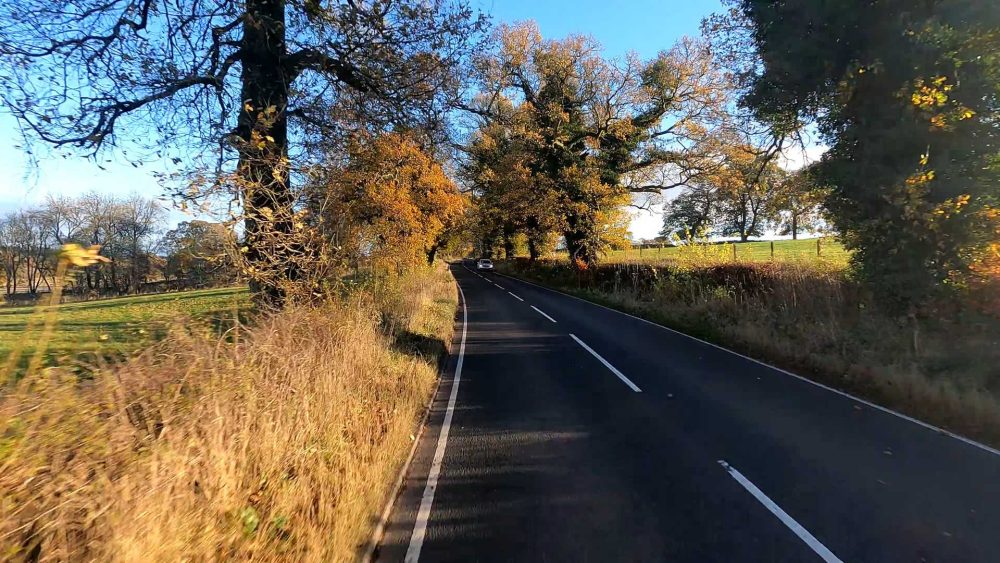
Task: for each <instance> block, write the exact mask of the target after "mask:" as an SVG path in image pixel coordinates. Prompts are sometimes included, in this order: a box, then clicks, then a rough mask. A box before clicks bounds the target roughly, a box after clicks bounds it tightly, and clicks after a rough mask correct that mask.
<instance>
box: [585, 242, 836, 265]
mask: <svg viewBox="0 0 1000 563" xmlns="http://www.w3.org/2000/svg"><path fill="white" fill-rule="evenodd" d="M816 240H817V239H802V240H776V241H774V257H773V258H772V257H771V243H770V242H769V241H754V242H742V243H740V242H738V243H735V246H736V255H735V256H736V258H735V259H736V260H739V261H748V262H765V261H770V260H772V259H773V260H777V261H782V262H797V263H815V264H822V265H827V266H846V265H847V260H848V258H850V253H849V252H848V251H847V250H845V249H844V247H843V246H842V245H841V244H840V243H839V242H837V241H836V240H834V239H821V240H820V243H819V254H817V252H816ZM733 246H734V245H733V243H725V244H703V245H693V246H665V247H663V248H643V249H642V250H641V251H640V250H639V249H637V248H636V249H629V250H615V251H612V252H609V253H608V255H607V257H605V260H607V261H609V262H655V261H658V260H663V259H685V258H687V259H691V258H705V259H711V261H713V262H717V261H726V260H733Z"/></svg>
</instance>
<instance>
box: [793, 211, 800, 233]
mask: <svg viewBox="0 0 1000 563" xmlns="http://www.w3.org/2000/svg"><path fill="white" fill-rule="evenodd" d="M792 240H799V214H798V213H795V212H792Z"/></svg>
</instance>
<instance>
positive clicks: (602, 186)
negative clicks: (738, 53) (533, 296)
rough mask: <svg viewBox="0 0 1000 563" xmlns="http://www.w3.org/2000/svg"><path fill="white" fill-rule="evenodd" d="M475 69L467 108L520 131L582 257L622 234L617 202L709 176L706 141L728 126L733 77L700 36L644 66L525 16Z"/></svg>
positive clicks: (504, 30)
mask: <svg viewBox="0 0 1000 563" xmlns="http://www.w3.org/2000/svg"><path fill="white" fill-rule="evenodd" d="M476 67H477V70H478V77H479V80H480V85H479V86H480V91H479V95H478V96H477V98H476V100H475V101H474V102H473V103H472V104H470V105H471V107H470V109H471V110H472V111H473V112H474V113H475V114H476V115H478V116H480V119H481V120H482V121H483V126H484V127H485V126H491V125H492V124H495V123H500V124H501V127H504V128H507V129H508V130H510V131H511V132H512V134H513V132H514V131H516V130H517V128H518V127H520V128H522V129H523V131H518V132H517V134H519V135H520V139H521V142H522V143H523V150H524V151H525V152H524V154H525V155H526V158H525V159H524V165H525V168H526V170H527V171H528V172H530V174H531V177H532V179H533V181H534V183H535V185H536V186H535V189H536V190H537V189H542V190H546V191H547V190H552V191H553V192H554V193H555V195H556V199H557V200H558V202H559V213H560V216H561V217H560V223H561V225H560V227H561V231H562V235H563V237H564V239H565V241H566V245H567V248H568V249H569V251H570V254H571V255H572V256H573V257H574V258H576V259H578V260H579V263H581V264H588V263H592V262H594V261H595V260H597V258H598V256H599V255H600V253H601V252H602V251H603V250H604V249H605V248H607V245H608V242H609V240H611V239H610V238H609V237H611V238H614V237H620V236H622V235H623V234H624V230H623V229H622V213H621V211H620V208H621V207H622V206H623V205H626V204H628V203H629V201H630V199H631V196H632V194H635V193H639V194H659V193H661V192H662V191H663V190H664V189H669V188H672V187H678V186H683V185H685V184H686V183H687V182H688V181H690V180H691V179H692V178H694V177H696V176H697V175H699V174H701V173H702V172H703V171H704V167H705V165H706V164H711V162H712V160H711V159H708V158H707V155H706V154H705V152H704V147H703V145H704V144H705V141H706V140H707V139H709V138H711V137H712V136H713V134H714V133H715V131H716V129H718V128H719V127H721V126H722V124H723V123H724V121H725V111H724V110H725V108H724V106H725V101H726V94H727V93H728V91H729V90H728V84H727V82H726V80H725V77H724V76H723V75H722V74H721V73H719V72H717V71H716V69H715V67H714V66H713V65H712V62H711V56H710V53H709V52H708V51H707V49H706V47H705V45H703V44H701V43H699V42H697V41H693V40H683V41H681V42H680V43H679V44H678V45H677V46H675V47H674V48H673V49H671V50H670V51H667V52H663V53H661V54H660V55H659V56H658V57H656V58H655V59H653V60H651V61H647V62H644V61H641V60H639V59H638V58H637V57H636V56H634V55H629V56H627V57H626V58H624V59H623V60H608V59H605V58H603V57H601V56H600V46H599V45H598V44H597V43H596V42H595V41H594V40H593V39H590V38H587V37H580V36H571V37H568V38H566V39H564V40H559V41H553V40H543V39H542V38H541V36H540V34H539V32H538V28H537V26H535V25H534V24H533V23H522V24H518V25H515V26H501V28H500V29H499V30H498V32H497V35H496V43H495V47H494V48H493V49H492V50H491V51H490V52H489V53H487V54H485V55H484V56H482V57H480V58H478V60H477V61H476ZM507 106H513V107H514V108H515V109H514V111H506V107H507ZM511 119H516V120H518V121H517V122H515V123H511V122H510V120H511ZM482 128H483V127H481V129H482ZM541 201H545V200H544V199H543V200H541Z"/></svg>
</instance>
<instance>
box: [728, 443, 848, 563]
mask: <svg viewBox="0 0 1000 563" xmlns="http://www.w3.org/2000/svg"><path fill="white" fill-rule="evenodd" d="M719 465H721V466H722V467H723V468H725V470H726V471H728V472H729V475H730V476H732V478H733V479H736V482H737V483H739V484H740V485H743V488H744V489H746V490H747V491H749V492H750V494H751V495H753V496H754V498H755V499H757V500H758V501H759V502H760V503H761V504H763V505H764V507H765V508H767V509H768V510H770V511H771V514H774V515H775V516H777V517H778V520H781V523H782V524H784V525H786V526H788V528H789V529H790V530H791V531H792V532H794V533H795V535H796V536H799V539H800V540H802V541H803V542H805V544H806V545H808V546H809V548H810V549H812V550H813V551H814V552H816V555H819V556H820V558H821V559H822V560H823V561H826V562H827V563H842V562H841V560H840V558H839V557H837V556H836V555H834V554H833V552H832V551H830V550H829V549H827V547H826V546H825V545H823V544H822V543H820V541H819V540H818V539H816V537H815V536H813V535H812V534H810V533H809V530H806V529H805V528H803V527H802V525H801V524H799V523H798V522H796V521H795V519H794V518H792V517H791V516H789V515H788V513H787V512H785V511H784V510H782V509H781V507H780V506H778V505H777V504H775V503H774V501H773V500H771V499H770V498H768V497H767V495H765V494H764V492H763V491H761V490H760V489H758V488H757V485H754V484H753V483H751V482H750V480H749V479H747V478H746V477H744V476H743V474H742V473H740V472H739V471H737V470H736V468H735V467H733V466H732V465H729V464H728V463H726V462H725V461H723V460H721V459H720V460H719Z"/></svg>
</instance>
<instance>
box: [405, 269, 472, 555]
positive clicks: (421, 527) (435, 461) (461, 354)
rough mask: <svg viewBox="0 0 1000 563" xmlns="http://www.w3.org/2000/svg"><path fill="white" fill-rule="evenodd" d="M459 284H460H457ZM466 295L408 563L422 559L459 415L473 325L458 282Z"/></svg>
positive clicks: (407, 550) (408, 549)
mask: <svg viewBox="0 0 1000 563" xmlns="http://www.w3.org/2000/svg"><path fill="white" fill-rule="evenodd" d="M456 285H457V284H456ZM458 292H459V293H460V294H461V295H462V343H461V345H459V348H458V363H457V364H455V380H454V381H453V382H452V384H451V396H449V397H448V408H447V410H445V412H444V421H443V422H442V423H441V433H440V434H438V441H437V448H436V449H435V450H434V457H433V458H432V459H431V469H430V471H429V472H428V473H427V485H426V486H424V496H423V498H421V499H420V508H419V509H418V510H417V520H416V522H414V523H413V533H412V534H410V546H409V547H408V548H407V549H406V557H405V558H404V559H403V560H404V561H406V562H407V563H416V562H417V560H418V559H420V549H421V548H422V547H423V545H424V536H425V535H426V534H427V521H428V520H429V519H430V516H431V506H432V505H433V504H434V492H435V491H436V490H437V483H438V476H439V475H440V474H441V463H442V462H443V461H444V451H445V449H446V448H447V447H448V432H449V431H450V430H451V419H452V417H454V416H455V401H456V400H457V399H458V384H459V383H460V382H461V381H462V365H463V364H464V363H465V335H466V329H467V328H468V326H469V310H468V308H467V307H466V306H465V292H464V291H462V286H460V285H459V286H458Z"/></svg>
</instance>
